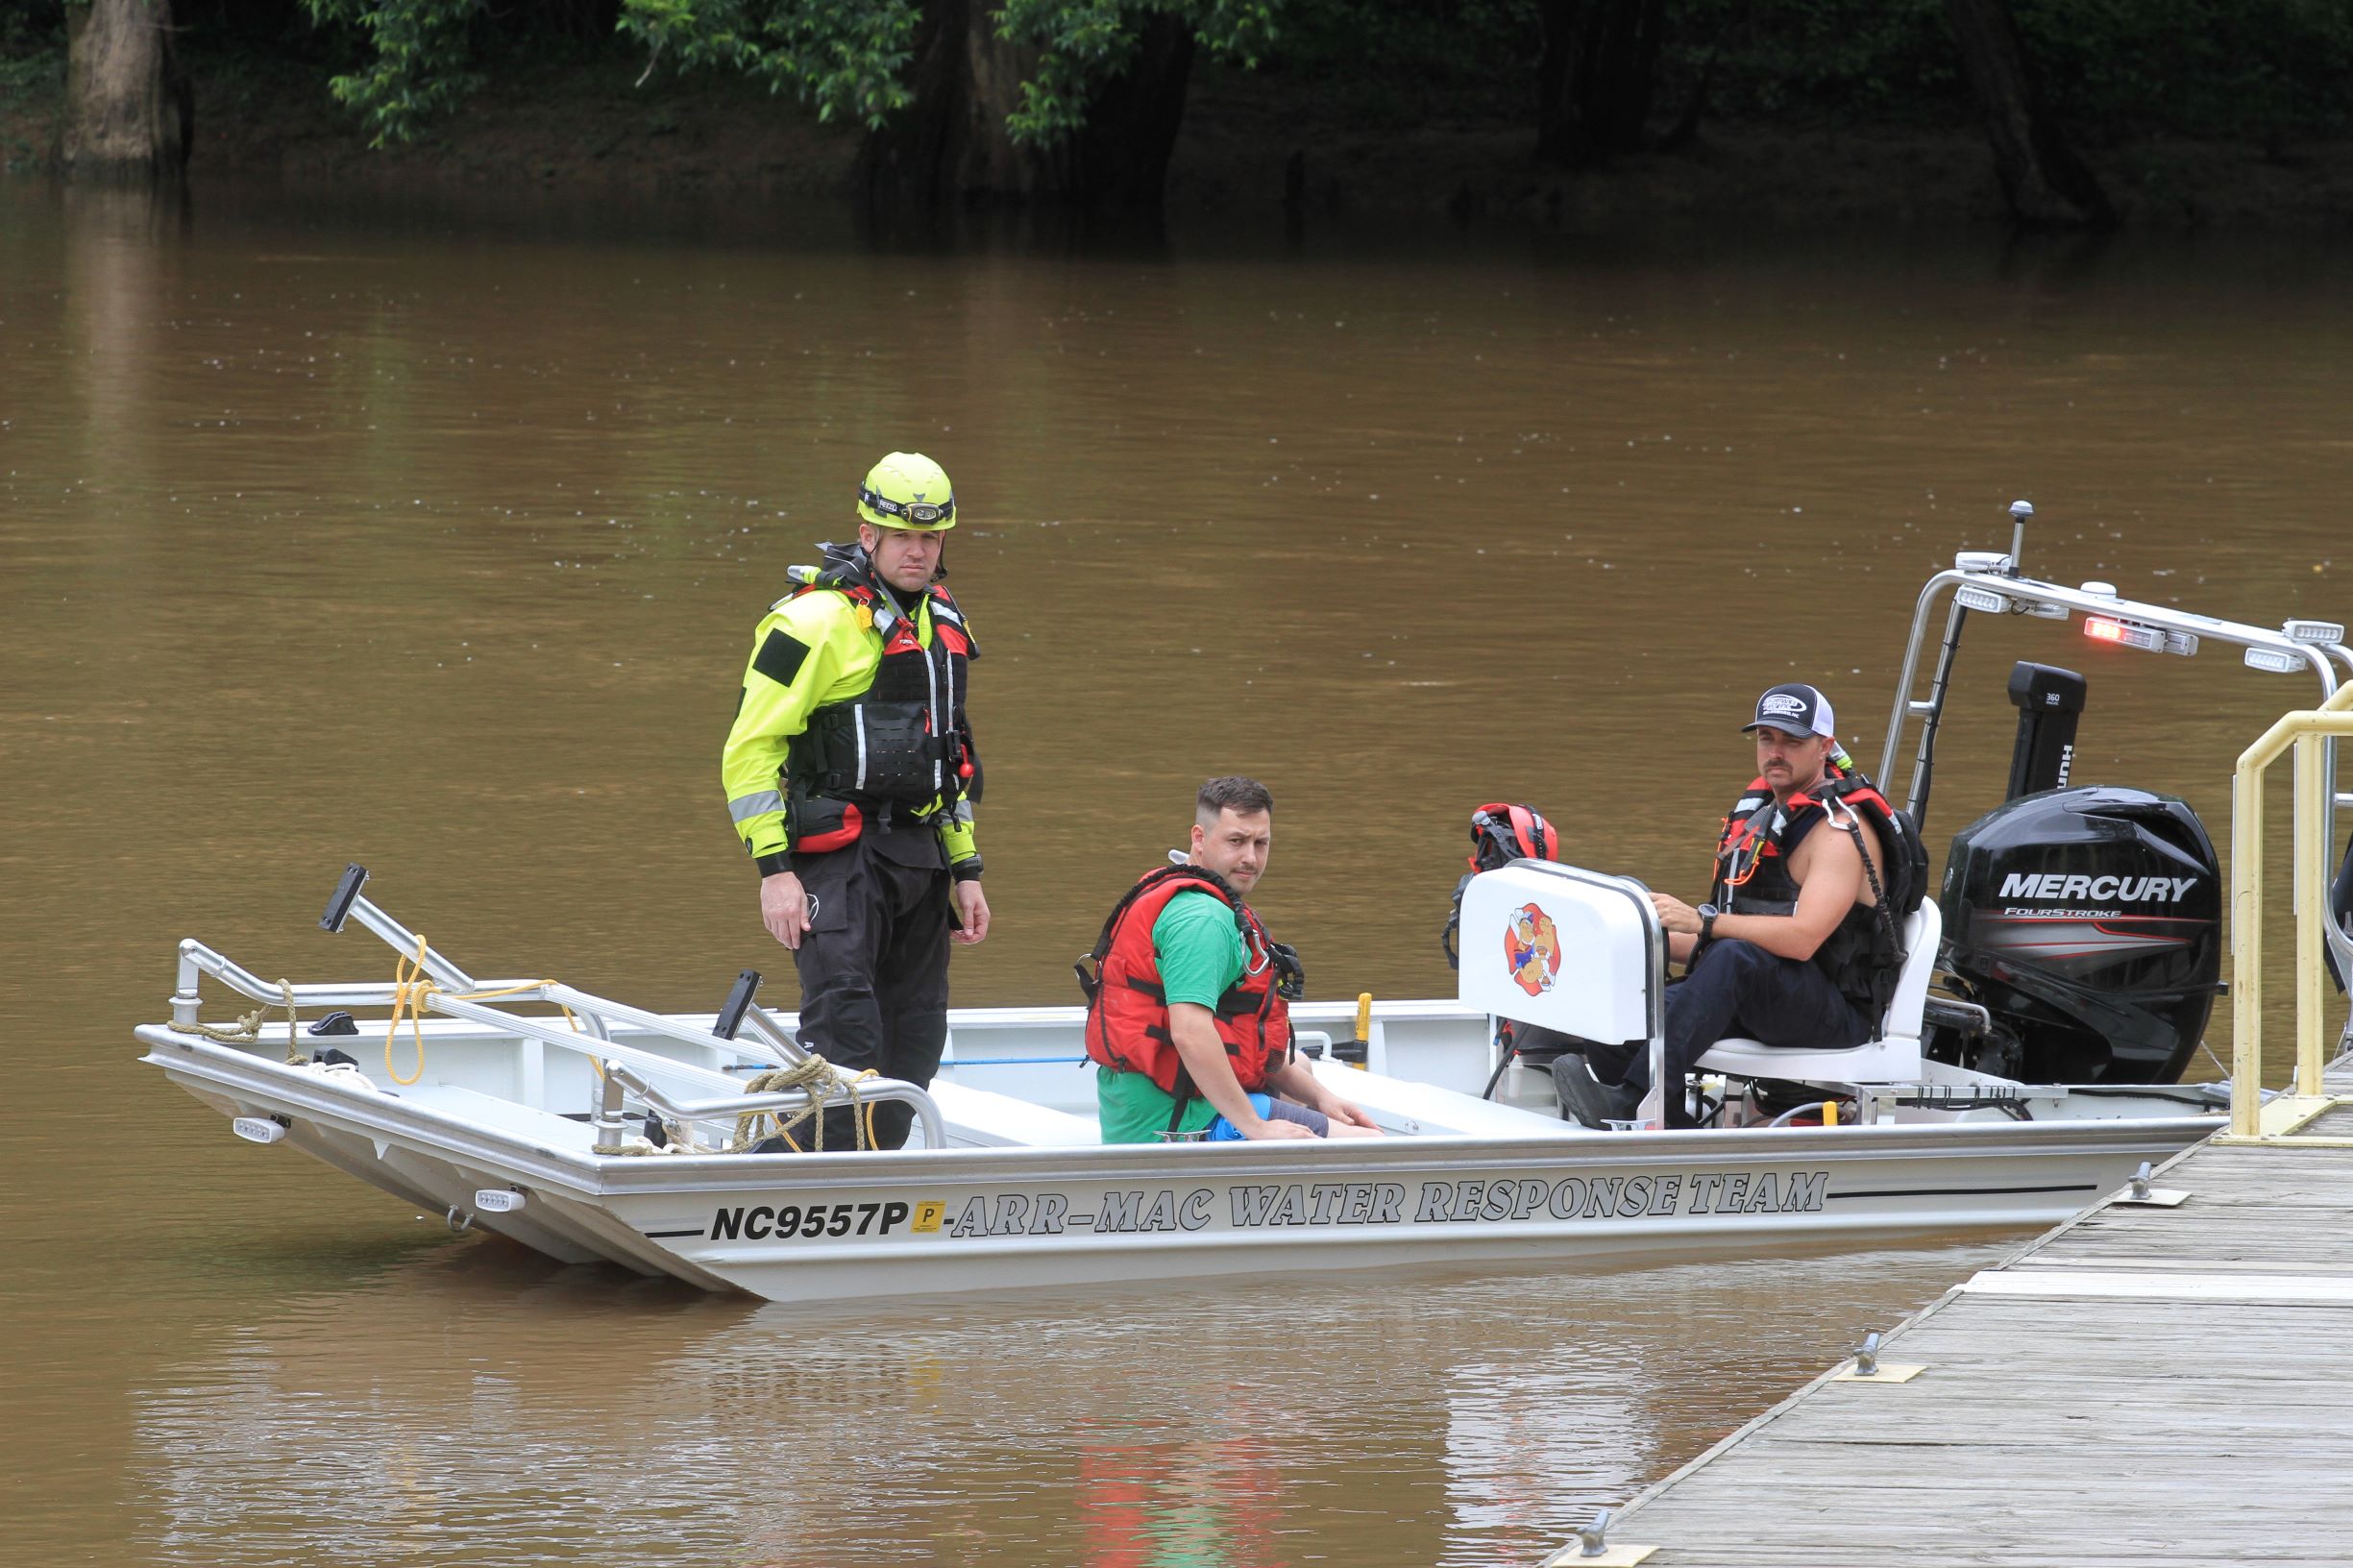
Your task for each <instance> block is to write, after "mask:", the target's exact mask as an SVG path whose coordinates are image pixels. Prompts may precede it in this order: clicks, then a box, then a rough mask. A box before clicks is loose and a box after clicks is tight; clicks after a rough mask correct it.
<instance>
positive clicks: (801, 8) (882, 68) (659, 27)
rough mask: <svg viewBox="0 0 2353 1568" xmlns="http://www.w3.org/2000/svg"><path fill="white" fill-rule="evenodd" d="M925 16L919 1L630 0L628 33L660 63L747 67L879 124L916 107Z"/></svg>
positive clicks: (626, 2)
mask: <svg viewBox="0 0 2353 1568" xmlns="http://www.w3.org/2000/svg"><path fill="white" fill-rule="evenodd" d="M917 14H918V12H917V8H916V6H915V4H914V3H913V0H623V5H622V9H621V31H622V32H623V34H625V36H627V37H632V38H634V39H636V40H637V41H639V42H640V43H643V44H645V45H646V46H647V47H648V49H649V50H650V53H651V55H652V57H653V58H654V59H655V60H657V61H659V60H663V59H667V60H668V61H669V62H670V63H671V64H673V65H674V66H677V67H678V68H680V69H686V70H693V69H697V68H701V67H720V68H723V69H731V70H737V71H741V72H743V73H744V74H745V75H747V76H748V77H751V78H752V79H753V80H754V81H758V82H762V83H765V84H767V86H768V87H769V89H770V90H771V91H772V92H784V91H788V90H789V91H791V92H793V93H794V94H796V95H797V96H798V97H799V98H800V99H801V101H802V102H804V103H809V104H814V105H815V106H816V108H817V113H818V118H820V119H823V120H830V119H832V118H834V117H835V116H836V115H842V116H846V117H848V118H851V119H855V120H857V121H859V122H860V123H862V124H864V125H865V126H866V127H867V128H868V129H870V130H871V129H873V128H874V127H877V126H879V125H881V124H882V122H883V121H884V119H885V118H887V117H888V116H889V115H890V114H891V113H892V112H893V111H894V110H900V109H904V108H905V107H906V106H907V103H908V93H907V87H906V85H905V83H904V82H902V81H901V80H900V77H901V73H902V71H903V69H904V67H905V65H906V63H907V60H908V56H909V53H910V49H911V45H912V42H913V39H914V37H915V24H916V20H917Z"/></svg>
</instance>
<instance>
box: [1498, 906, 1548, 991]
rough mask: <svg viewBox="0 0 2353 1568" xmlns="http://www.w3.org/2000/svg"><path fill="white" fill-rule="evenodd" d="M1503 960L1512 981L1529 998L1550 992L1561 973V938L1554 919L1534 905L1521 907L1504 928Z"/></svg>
mask: <svg viewBox="0 0 2353 1568" xmlns="http://www.w3.org/2000/svg"><path fill="white" fill-rule="evenodd" d="M1504 958H1505V960H1506V962H1507V963H1508V964H1509V965H1510V968H1511V978H1512V979H1513V980H1515V981H1517V982H1518V983H1519V988H1520V989H1521V990H1522V991H1524V992H1528V994H1529V995H1531V996H1541V995H1543V994H1544V993H1545V992H1548V991H1550V990H1552V989H1553V980H1554V977H1555V976H1556V975H1558V974H1559V973H1560V934H1559V933H1558V932H1556V931H1555V930H1554V929H1553V918H1552V917H1551V916H1550V915H1547V914H1545V913H1544V911H1542V910H1541V909H1538V908H1537V907H1536V906H1535V905H1533V904H1522V905H1521V906H1520V907H1519V908H1518V909H1517V910H1515V911H1514V912H1513V913H1512V916H1511V921H1510V923H1509V924H1508V925H1507V926H1505V927H1504Z"/></svg>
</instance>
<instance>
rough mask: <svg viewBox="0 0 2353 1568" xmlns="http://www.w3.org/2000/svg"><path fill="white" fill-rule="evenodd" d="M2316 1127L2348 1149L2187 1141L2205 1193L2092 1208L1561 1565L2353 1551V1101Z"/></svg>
mask: <svg viewBox="0 0 2353 1568" xmlns="http://www.w3.org/2000/svg"><path fill="white" fill-rule="evenodd" d="M2348 1061H2353V1059H2341V1060H2340V1061H2338V1062H2337V1063H2335V1064H2333V1065H2332V1066H2331V1067H2330V1069H2329V1071H2328V1073H2327V1075H2326V1079H2325V1083H2326V1088H2327V1090H2329V1091H2330V1092H2332V1093H2334V1094H2337V1095H2348V1096H2353V1066H2348ZM2301 1132H2302V1134H2303V1135H2304V1136H2305V1137H2306V1138H2307V1139H2336V1140H2340V1141H2341V1144H2342V1146H2336V1147H2332V1146H2329V1144H2328V1143H2326V1142H2319V1141H2301V1142H2299V1141H2296V1140H2292V1139H2291V1140H2283V1141H2280V1142H2276V1143H2264V1144H2255V1143H2232V1142H2214V1143H2206V1144H2200V1145H2198V1146H2197V1147H2195V1148H2193V1149H2191V1150H2189V1151H2187V1152H2185V1153H2184V1154H2182V1155H2180V1156H2179V1157H2177V1158H2176V1159H2175V1160H2174V1161H2172V1162H2171V1163H2170V1164H2169V1165H2168V1166H2166V1167H2164V1168H2163V1169H2161V1170H2160V1171H2159V1172H2158V1173H2157V1176H2156V1179H2155V1181H2154V1183H2153V1184H2152V1185H2153V1186H2154V1187H2155V1188H2158V1189H2160V1191H2161V1192H2163V1191H2164V1190H2166V1189H2171V1190H2175V1191H2181V1192H2184V1193H2186V1194H2187V1196H2186V1198H2185V1199H2184V1200H2183V1201H2182V1202H2181V1203H2180V1204H2179V1206H2178V1207H2157V1206H2140V1205H2131V1204H2126V1203H2120V1202H2103V1203H2102V1204H2100V1205H2098V1206H2096V1207H2094V1208H2092V1209H2090V1210H2087V1211H2086V1212H2085V1213H2082V1214H2079V1215H2077V1216H2076V1217H2075V1218H2074V1219H2071V1220H2070V1221H2068V1222H2067V1223H2066V1224H2064V1225H2062V1226H2060V1227H2059V1228H2058V1229H2057V1230H2055V1231H2052V1232H2051V1233H2050V1234H2048V1235H2047V1236H2045V1237H2042V1238H2040V1239H2039V1240H2036V1241H2034V1242H2032V1243H2030V1244H2029V1245H2027V1246H2026V1247H2025V1248H2023V1249H2022V1251H2020V1252H2019V1253H2018V1254H2016V1255H2015V1256H2013V1257H2012V1258H2010V1259H2009V1260H2008V1261H2007V1262H2003V1263H2001V1264H2000V1265H1998V1267H1994V1268H1990V1269H1986V1270H1984V1271H1982V1272H1980V1273H1978V1274H1977V1275H1975V1276H1974V1277H1973V1278H1972V1279H1970V1280H1968V1281H1966V1282H1964V1283H1963V1284H1961V1285H1959V1286H1955V1287H1954V1288H1953V1289H1952V1290H1951V1291H1949V1292H1948V1293H1947V1294H1946V1295H1945V1296H1944V1297H1943V1298H1941V1299H1940V1300H1938V1301H1937V1302H1936V1303H1935V1304H1934V1305H1932V1306H1930V1307H1928V1308H1927V1309H1926V1310H1925V1311H1922V1312H1920V1313H1919V1314H1918V1315H1917V1316H1915V1317H1913V1318H1911V1319H1910V1320H1908V1321H1907V1322H1905V1323H1904V1324H1902V1325H1901V1326H1900V1328H1898V1329H1895V1330H1894V1331H1893V1332H1891V1333H1889V1334H1888V1335H1886V1336H1885V1338H1884V1341H1883V1343H1882V1344H1881V1345H1880V1347H1879V1350H1878V1361H1879V1363H1880V1366H1881V1369H1882V1372H1883V1373H1899V1372H1900V1370H1901V1368H1903V1367H1910V1366H1917V1367H1918V1368H1920V1371H1919V1372H1918V1374H1917V1375H1916V1376H1913V1377H1912V1378H1910V1380H1909V1381H1903V1382H1898V1381H1892V1379H1889V1380H1886V1381H1854V1380H1853V1378H1852V1372H1851V1364H1850V1365H1848V1366H1842V1367H1840V1368H1834V1369H1833V1370H1832V1371H1831V1372H1829V1373H1826V1374H1825V1375H1824V1376H1823V1377H1822V1378H1820V1379H1817V1380H1816V1381H1815V1382H1814V1383H1812V1384H1808V1385H1807V1386H1806V1387H1804V1388H1802V1389H1801V1390H1800V1391H1799V1392H1798V1393H1796V1394H1795V1395H1793V1396H1792V1397H1791V1398H1789V1399H1788V1400H1786V1401H1784V1402H1783V1403H1782V1404H1781V1405H1779V1406H1778V1407H1777V1408H1776V1409H1772V1410H1770V1411H1768V1412H1767V1413H1765V1414H1764V1415H1762V1416H1759V1417H1758V1418H1757V1419H1756V1420H1754V1421H1752V1422H1750V1423H1749V1424H1748V1425H1747V1426H1746V1427H1744V1428H1742V1429H1741V1430H1740V1431H1739V1432H1736V1433H1733V1434H1732V1435H1731V1436H1730V1437H1728V1438H1727V1439H1725V1440H1724V1441H1723V1442H1722V1443H1719V1444H1718V1445H1717V1446H1716V1447H1715V1448H1713V1449H1711V1450H1710V1451H1709V1452H1708V1453H1706V1454H1704V1455H1703V1456H1701V1457H1700V1458H1697V1459H1695V1460H1693V1461H1692V1462H1691V1463H1690V1464H1687V1465H1685V1466H1684V1467H1683V1468H1682V1469H1680V1470H1679V1471H1677V1472H1676V1473H1675V1474H1674V1475H1672V1476H1670V1477H1668V1478H1667V1479H1666V1480H1665V1481H1663V1482H1659V1483H1658V1484H1657V1485H1655V1486H1653V1487H1652V1488H1651V1489H1650V1490H1648V1491H1646V1492H1644V1493H1643V1494H1642V1495H1641V1496H1639V1497H1638V1498H1636V1499H1635V1500H1634V1501H1633V1503H1632V1504H1630V1506H1629V1507H1627V1508H1626V1509H1625V1510H1624V1511H1623V1512H1621V1513H1620V1514H1619V1515H1617V1516H1616V1517H1615V1518H1613V1519H1612V1520H1611V1521H1610V1524H1609V1528H1608V1531H1607V1537H1606V1542H1605V1552H1604V1553H1603V1554H1602V1555H1600V1556H1581V1555H1580V1554H1581V1551H1583V1548H1582V1547H1581V1546H1580V1545H1579V1544H1578V1543H1574V1542H1573V1543H1571V1544H1570V1545H1569V1546H1567V1547H1564V1548H1563V1549H1561V1550H1560V1551H1559V1552H1557V1553H1556V1554H1555V1555H1554V1556H1551V1557H1550V1558H1548V1559H1546V1561H1547V1564H1548V1568H1550V1565H1559V1568H1567V1565H1569V1564H1589V1565H1592V1568H1603V1565H1606V1564H1630V1563H1635V1562H1646V1563H1648V1564H1649V1565H1650V1568H1703V1565H1705V1568H1763V1565H1776V1568H1778V1565H1788V1568H1846V1565H1854V1568H1882V1565H1886V1564H1898V1563H1900V1564H1945V1563H1950V1564H1969V1565H1972V1568H1982V1565H1987V1564H2000V1565H2005V1568H2006V1565H2017V1568H2042V1565H2047V1568H2128V1565H2132V1568H2137V1565H2141V1564H2147V1565H2150V1568H2156V1565H2159V1564H2163V1565H2166V1568H2178V1565H2180V1564H2185V1563H2266V1564H2306V1563H2309V1564H2315V1565H2317V1564H2342V1563H2346V1562H2353V1354H2348V1353H2347V1347H2353V1107H2341V1108H2339V1109H2336V1110H2332V1111H2330V1112H2328V1113H2327V1114H2326V1115H2322V1116H2321V1117H2320V1118H2319V1119H2318V1120H2316V1121H2315V1122H2312V1123H2311V1124H2309V1125H2307V1126H2305V1127H2304V1128H2302V1129H2301ZM1722 1350H1723V1353H1724V1354H1725V1355H1727V1356H1736V1355H1738V1354H1739V1347H1738V1346H1737V1345H1726V1346H1723V1347H1722ZM1644 1548H1649V1549H1651V1550H1649V1551H1648V1552H1647V1554H1646V1553H1645V1552H1644Z"/></svg>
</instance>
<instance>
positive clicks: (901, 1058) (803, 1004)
mask: <svg viewBox="0 0 2353 1568" xmlns="http://www.w3.org/2000/svg"><path fill="white" fill-rule="evenodd" d="M793 870H794V873H795V874H796V875H797V876H798V877H799V878H800V885H801V886H802V887H803V888H804V889H806V890H807V892H808V894H809V896H810V898H811V899H813V900H814V901H815V903H816V906H817V907H816V913H815V914H814V915H812V916H811V917H810V919H809V931H808V934H807V935H806V936H804V937H802V938H801V941H800V947H799V949H798V950H797V951H796V952H795V953H794V955H793V963H794V967H795V968H797V969H798V970H799V971H800V1043H801V1044H802V1045H803V1046H804V1047H805V1048H807V1049H809V1050H812V1051H816V1052H818V1053H819V1054H821V1055H822V1056H823V1057H824V1058H825V1060H826V1061H828V1062H830V1063H832V1064H833V1065H834V1066H837V1067H840V1068H842V1069H843V1070H844V1071H846V1072H860V1071H863V1070H865V1069H867V1068H869V1067H871V1068H872V1069H873V1070H874V1071H876V1072H879V1073H881V1074H882V1075H883V1076H884V1077H886V1078H903V1079H905V1080H906V1081H907V1082H908V1083H911V1084H914V1085H916V1086H917V1087H919V1088H920V1087H923V1086H925V1085H928V1084H929V1083H930V1082H931V1077H932V1074H933V1073H935V1072H937V1071H938V1070H939V1068H940V1053H941V1051H942V1050H943V1049H944V1047H945V1046H946V1044H947V945H948V944H947V934H948V923H949V886H948V875H947V868H946V864H945V861H944V858H943V857H942V855H941V852H940V841H939V836H938V834H937V832H936V831H935V830H934V829H933V828H932V827H931V826H930V825H929V824H927V823H926V824H910V825H908V826H904V827H901V826H897V825H893V826H892V827H891V828H888V829H885V830H879V831H878V830H875V829H872V828H870V829H869V830H868V831H867V833H866V834H865V835H864V836H863V837H861V838H860V839H859V840H858V842H857V843H855V844H853V845H850V846H849V847H848V848H846V849H834V850H830V851H828V852H826V853H824V854H821V855H795V856H794V857H793ZM914 1120H915V1113H914V1112H913V1111H912V1110H911V1109H910V1108H909V1107H907V1106H905V1105H902V1104H898V1103H896V1102H887V1103H884V1104H881V1105H878V1106H876V1107H875V1108H874V1136H875V1140H876V1142H877V1143H878V1144H879V1145H880V1146H881V1147H883V1148H886V1149H895V1148H897V1147H898V1146H899V1145H901V1144H902V1143H904V1142H905V1141H906V1140H907V1134H908V1130H909V1128H910V1127H912V1126H913V1125H914ZM814 1135H815V1129H814V1128H813V1127H812V1126H811V1125H810V1124H808V1123H806V1122H804V1123H802V1124H801V1126H800V1127H799V1128H797V1129H796V1131H795V1132H794V1135H793V1137H794V1139H795V1141H797V1142H798V1143H799V1144H800V1145H801V1147H803V1148H807V1147H809V1146H810V1143H811V1142H812V1140H813V1138H814ZM856 1147H857V1130H856V1126H855V1124H854V1122H853V1120H852V1117H851V1114H850V1112H849V1110H848V1108H847V1107H837V1108H836V1109H834V1110H831V1111H828V1112H826V1113H825V1148H826V1149H827V1150H828V1151H832V1150H835V1149H853V1148H856Z"/></svg>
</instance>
